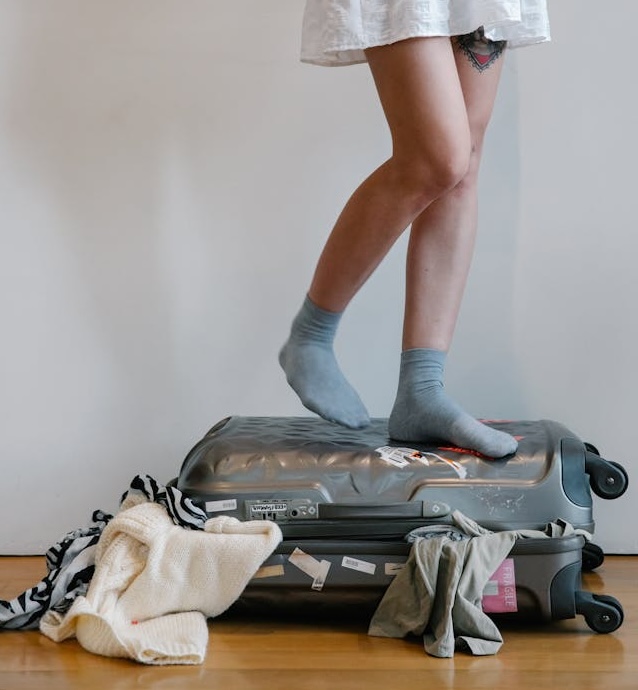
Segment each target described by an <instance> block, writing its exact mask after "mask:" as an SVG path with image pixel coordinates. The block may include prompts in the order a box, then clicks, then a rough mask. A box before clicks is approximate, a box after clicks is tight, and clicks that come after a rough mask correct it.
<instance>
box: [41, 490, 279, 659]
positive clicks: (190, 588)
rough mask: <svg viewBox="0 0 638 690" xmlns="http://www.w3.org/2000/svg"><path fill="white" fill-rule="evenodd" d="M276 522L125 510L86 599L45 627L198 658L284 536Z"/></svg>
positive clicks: (123, 651) (130, 653) (94, 647)
mask: <svg viewBox="0 0 638 690" xmlns="http://www.w3.org/2000/svg"><path fill="white" fill-rule="evenodd" d="M281 538H282V536H281V531H280V529H279V527H278V526H277V525H276V524H274V523H271V522H266V521H253V522H240V521H238V520H236V519H234V518H230V517H226V516H222V517H217V518H213V519H211V520H208V522H207V523H206V525H205V527H204V530H203V531H198V530H193V531H191V530H186V529H184V528H182V527H178V526H176V525H174V524H173V522H172V521H171V519H170V517H169V516H168V515H167V513H166V510H165V509H164V508H163V507H162V506H160V505H158V504H157V503H141V504H139V505H134V506H133V507H130V508H126V509H125V510H122V511H121V512H120V513H118V515H116V516H115V518H113V520H112V521H111V522H110V523H109V524H108V525H107V526H106V528H105V529H104V532H103V534H102V536H101V537H100V541H99V543H98V546H97V552H96V569H95V574H94V576H93V579H92V580H91V584H90V586H89V590H88V592H87V594H86V597H78V599H76V601H75V602H74V603H73V606H72V607H71V608H70V610H69V611H68V613H67V614H66V615H64V616H60V614H57V613H55V612H54V611H49V612H48V613H47V614H46V615H45V616H44V618H43V619H42V622H41V625H40V629H41V631H42V632H43V633H44V634H45V635H47V636H48V637H50V638H51V639H52V640H55V641H56V642H60V641H62V640H65V639H68V638H70V637H73V636H75V637H77V639H78V641H79V642H80V644H81V645H82V646H83V647H84V648H85V649H87V650H88V651H91V652H94V653H96V654H101V655H104V656H114V657H127V658H132V659H135V660H137V661H140V662H143V663H147V664H197V663H201V662H202V661H203V659H204V656H205V654H206V647H207V642H208V628H207V625H206V618H207V617H214V616H218V615H219V614H221V613H222V612H223V611H225V610H226V609H227V608H228V607H229V606H230V605H231V604H232V603H233V602H234V601H235V600H236V599H237V598H238V597H239V596H240V594H241V593H242V591H243V590H244V588H245V586H246V585H247V583H248V581H249V580H250V579H251V577H252V576H253V575H254V574H255V572H256V571H257V569H258V568H259V566H260V565H261V564H262V563H263V561H264V560H265V559H266V558H267V557H268V556H269V555H270V554H271V553H272V551H273V550H274V549H275V547H276V546H277V544H278V543H279V542H280V541H281Z"/></svg>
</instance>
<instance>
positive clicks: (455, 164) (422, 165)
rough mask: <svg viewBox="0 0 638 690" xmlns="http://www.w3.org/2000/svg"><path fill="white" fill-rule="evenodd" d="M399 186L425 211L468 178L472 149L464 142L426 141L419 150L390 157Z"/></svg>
mask: <svg viewBox="0 0 638 690" xmlns="http://www.w3.org/2000/svg"><path fill="white" fill-rule="evenodd" d="M393 161H394V164H395V170H396V174H397V176H398V178H399V184H400V185H401V188H402V189H403V190H404V193H405V194H406V195H409V196H411V197H413V199H414V203H415V205H416V206H420V207H422V208H425V207H426V206H427V205H429V204H430V203H431V202H432V201H434V200H435V199H437V198H439V197H440V196H443V195H444V194H445V193H447V192H448V191H450V190H452V189H454V188H455V187H457V186H458V185H459V184H460V183H462V182H463V180H464V179H465V178H466V177H467V175H468V173H469V171H470V168H471V161H472V146H471V144H470V143H469V142H468V143H465V142H464V141H463V140H461V141H454V142H444V141H442V140H439V141H432V142H428V143H427V145H426V146H424V147H421V148H419V147H418V146H414V147H413V148H412V150H409V151H406V152H404V153H400V154H395V155H394V156H393Z"/></svg>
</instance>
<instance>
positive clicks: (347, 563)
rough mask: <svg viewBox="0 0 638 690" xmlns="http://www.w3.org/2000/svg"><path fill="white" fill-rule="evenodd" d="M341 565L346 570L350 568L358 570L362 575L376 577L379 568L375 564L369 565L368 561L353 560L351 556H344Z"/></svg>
mask: <svg viewBox="0 0 638 690" xmlns="http://www.w3.org/2000/svg"><path fill="white" fill-rule="evenodd" d="M341 565H342V566H343V567H344V568H349V569H350V570H358V571H359V572H361V573H367V574H368V575H374V573H375V571H376V569H377V566H376V565H375V564H374V563H369V562H368V561H361V560H359V559H358V558H351V557H350V556H344V557H343V560H342V561H341Z"/></svg>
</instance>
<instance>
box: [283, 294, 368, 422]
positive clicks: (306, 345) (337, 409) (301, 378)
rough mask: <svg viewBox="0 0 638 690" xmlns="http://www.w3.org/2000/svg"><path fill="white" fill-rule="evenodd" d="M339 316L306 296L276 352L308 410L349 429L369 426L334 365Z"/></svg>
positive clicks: (363, 413)
mask: <svg viewBox="0 0 638 690" xmlns="http://www.w3.org/2000/svg"><path fill="white" fill-rule="evenodd" d="M340 320H341V313H335V312H329V311H325V310H324V309H320V308H319V307H318V306H317V305H316V304H314V303H313V302H312V301H311V300H310V298H309V297H306V299H305V301H304V303H303V306H302V307H301V310H300V311H299V313H298V314H297V316H296V318H295V320H294V321H293V324H292V328H291V331H290V337H289V338H288V341H287V342H286V344H285V345H284V346H283V348H282V349H281V352H280V353H279V363H280V364H281V367H282V369H283V370H284V372H285V373H286V379H287V380H288V383H289V384H290V385H291V387H292V388H293V389H294V391H295V392H296V393H297V395H298V396H299V398H300V400H301V402H302V403H303V404H304V405H305V407H307V408H308V409H309V410H312V411H313V412H316V413H317V414H318V415H320V416H321V417H323V418H324V419H327V420H329V421H331V422H337V423H338V424H342V425H343V426H347V427H350V428H352V429H359V428H362V427H364V426H367V425H368V424H369V423H370V417H369V415H368V412H367V410H366V408H365V407H364V405H363V403H362V402H361V398H359V395H358V394H357V392H356V391H355V390H354V388H353V387H352V386H351V385H350V384H349V383H348V382H347V381H346V379H345V377H344V376H343V374H342V373H341V369H340V368H339V365H338V364H337V360H336V358H335V354H334V351H333V347H332V344H333V341H334V337H335V333H336V331H337V326H338V325H339V321H340Z"/></svg>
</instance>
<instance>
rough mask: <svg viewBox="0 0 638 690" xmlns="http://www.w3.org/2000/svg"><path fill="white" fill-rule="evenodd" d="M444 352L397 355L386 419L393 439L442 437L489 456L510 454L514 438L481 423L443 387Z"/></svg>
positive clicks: (407, 351) (412, 352)
mask: <svg viewBox="0 0 638 690" xmlns="http://www.w3.org/2000/svg"><path fill="white" fill-rule="evenodd" d="M445 359H446V353H445V352H442V351H441V350H431V349H426V348H417V349H413V350H405V351H404V352H403V353H402V354H401V372H400V375H399V389H398V392H397V398H396V401H395V403H394V408H393V410H392V414H391V415H390V420H389V432H390V437H391V438H392V439H394V440H396V441H404V442H405V441H434V440H439V441H441V440H443V441H447V442H448V443H450V442H451V443H453V444H454V445H455V446H458V447H460V448H468V449H471V450H476V451H478V452H479V453H482V454H483V455H486V456H488V457H492V458H501V457H504V456H505V455H510V454H511V453H514V452H515V451H516V448H517V445H518V444H517V442H516V439H515V438H513V437H512V436H510V435H509V434H506V433H503V432H502V431H497V430H496V429H492V428H491V427H489V426H486V425H485V424H481V422H479V421H478V420H476V419H474V417H472V416H471V415H469V414H468V413H467V412H465V411H464V410H463V409H462V408H461V407H459V405H457V404H456V403H455V402H454V401H453V400H451V399H450V398H449V397H448V395H447V394H446V393H445V390H444V388H443V369H444V365H445Z"/></svg>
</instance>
